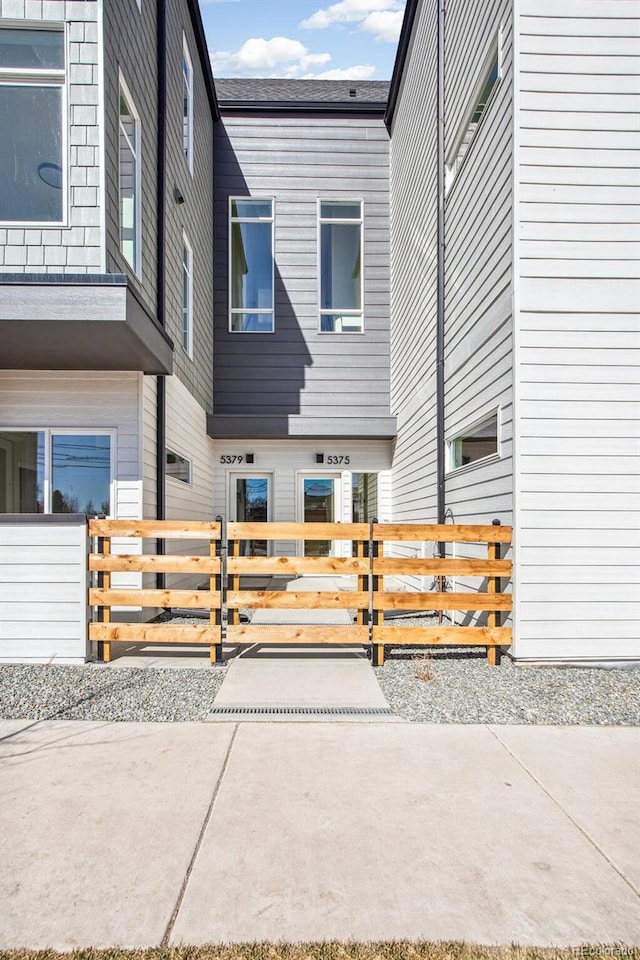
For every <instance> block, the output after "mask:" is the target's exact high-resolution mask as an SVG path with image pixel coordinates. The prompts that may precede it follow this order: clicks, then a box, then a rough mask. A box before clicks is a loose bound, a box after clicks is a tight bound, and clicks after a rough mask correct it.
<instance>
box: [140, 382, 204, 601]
mask: <svg viewBox="0 0 640 960" xmlns="http://www.w3.org/2000/svg"><path fill="white" fill-rule="evenodd" d="M166 391H167V394H166V434H165V436H166V446H167V449H169V450H173V452H174V453H178V454H180V456H182V457H186V459H187V460H190V461H191V479H192V482H191V483H190V484H186V483H183V482H182V481H180V480H174V479H172V478H171V477H167V478H166V480H165V499H166V503H165V515H166V518H167V520H208V521H211V520H213V519H214V517H215V513H214V503H213V440H211V439H210V438H209V437H208V436H207V415H206V412H205V411H204V410H203V409H202V407H201V406H200V404H199V403H198V402H197V400H195V399H194V397H193V396H192V395H191V394H190V393H189V391H188V390H187V388H186V387H185V386H184V385H183V384H182V383H181V381H180V380H179V379H178V378H177V377H167V378H166ZM154 483H155V476H154ZM167 553H178V554H199V553H204V554H207V555H208V553H209V544H208V542H206V543H205V542H203V541H195V540H168V541H167ZM200 582H202V577H193V576H189V575H187V576H179V575H177V574H176V575H168V576H167V586H168V587H169V588H172V589H180V588H182V589H189V588H193V587H195V586H197V585H198V584H199V583H200Z"/></svg>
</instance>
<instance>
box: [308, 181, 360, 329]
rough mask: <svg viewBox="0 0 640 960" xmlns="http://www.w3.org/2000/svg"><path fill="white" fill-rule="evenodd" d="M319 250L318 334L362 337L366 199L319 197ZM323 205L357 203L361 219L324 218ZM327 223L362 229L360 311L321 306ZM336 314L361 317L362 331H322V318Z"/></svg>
mask: <svg viewBox="0 0 640 960" xmlns="http://www.w3.org/2000/svg"><path fill="white" fill-rule="evenodd" d="M316 202H317V249H318V266H317V271H318V272H317V276H318V333H319V334H321V335H322V336H323V337H335V336H340V337H341V336H362V335H363V334H364V332H365V329H364V197H318V198H317V201H316ZM323 203H352V204H353V203H357V204H359V206H360V217H359V218H358V219H354V218H353V217H344V218H340V219H338V218H336V217H323V216H322V215H321V214H322V204H323ZM325 223H337V224H338V223H345V224H357V225H358V226H359V227H360V309H359V310H341V309H340V308H339V307H338V308H334V309H332V310H329V309H326V310H325V309H323V308H322V305H321V300H322V225H323V224H325ZM336 313H341V314H343V315H344V316H347V317H354V318H355V317H359V318H360V329H359V330H323V329H322V317H323V316H333V315H334V314H336Z"/></svg>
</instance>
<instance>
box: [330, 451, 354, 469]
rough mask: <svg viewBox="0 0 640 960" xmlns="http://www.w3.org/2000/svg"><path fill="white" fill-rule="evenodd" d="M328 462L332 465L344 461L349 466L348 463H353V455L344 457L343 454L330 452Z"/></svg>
mask: <svg viewBox="0 0 640 960" xmlns="http://www.w3.org/2000/svg"><path fill="white" fill-rule="evenodd" d="M327 463H330V464H332V465H334V464H339V463H342V464H344V466H345V467H346V466H348V464H350V463H351V457H343V456H338V455H334V454H331V453H330V454H329V456H328V457H327Z"/></svg>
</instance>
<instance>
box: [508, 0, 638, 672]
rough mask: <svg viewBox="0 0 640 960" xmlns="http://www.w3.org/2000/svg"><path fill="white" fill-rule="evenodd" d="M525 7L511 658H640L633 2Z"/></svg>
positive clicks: (521, 18)
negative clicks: (513, 630) (513, 591)
mask: <svg viewBox="0 0 640 960" xmlns="http://www.w3.org/2000/svg"><path fill="white" fill-rule="evenodd" d="M517 9H518V15H517V24H518V32H519V44H520V49H519V53H518V66H519V69H518V72H517V90H516V109H517V125H516V141H517V149H516V180H517V183H516V191H517V207H516V218H517V221H518V222H519V225H520V232H519V237H518V240H517V245H516V254H517V260H516V265H517V270H516V290H515V303H516V309H517V317H518V321H517V329H516V350H515V361H514V378H515V382H516V408H515V410H516V423H517V433H518V440H517V444H516V503H517V510H516V554H515V559H516V566H517V576H518V581H517V591H516V597H517V600H516V604H517V605H516V625H515V626H516V635H515V636H516V639H515V647H514V652H515V654H516V656H518V657H523V658H527V657H530V658H551V659H552V658H565V659H569V658H571V659H589V658H611V659H615V658H626V657H637V656H640V639H639V627H638V615H639V614H640V603H639V598H640V577H639V574H638V570H639V569H640V565H639V564H638V560H639V559H640V549H639V548H640V529H639V527H640V518H639V516H638V504H639V493H640V489H639V483H638V467H639V466H640V458H639V454H640V449H639V433H638V420H637V416H638V396H639V395H640V392H639V389H638V381H639V379H640V378H639V376H638V369H639V360H640V355H639V347H640V339H639V334H638V330H639V325H638V313H637V311H638V306H639V303H640V288H639V287H638V283H637V277H638V253H639V249H638V236H639V233H638V223H637V209H638V208H637V197H638V192H637V188H638V166H639V163H638V160H639V156H640V154H639V147H640V142H639V139H640V138H639V136H638V125H637V108H638V101H637V91H638V76H637V73H638V60H637V48H638V39H637V38H638V37H639V36H640V20H639V19H638V8H637V5H635V4H634V3H630V2H626V0H622V2H610V3H607V4H602V3H595V2H593V0H572V2H568V0H565V2H554V3H549V2H542V3H541V2H540V0H536V2H535V3H534V2H531V0H523V2H522V3H521V4H519V5H518V7H517Z"/></svg>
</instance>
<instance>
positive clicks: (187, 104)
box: [182, 34, 193, 173]
mask: <svg viewBox="0 0 640 960" xmlns="http://www.w3.org/2000/svg"><path fill="white" fill-rule="evenodd" d="M182 149H183V150H184V155H185V157H186V158H187V164H188V166H189V170H190V171H191V173H193V67H192V66H191V57H190V56H189V48H188V46H187V39H186V37H185V36H184V34H183V36H182Z"/></svg>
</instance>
